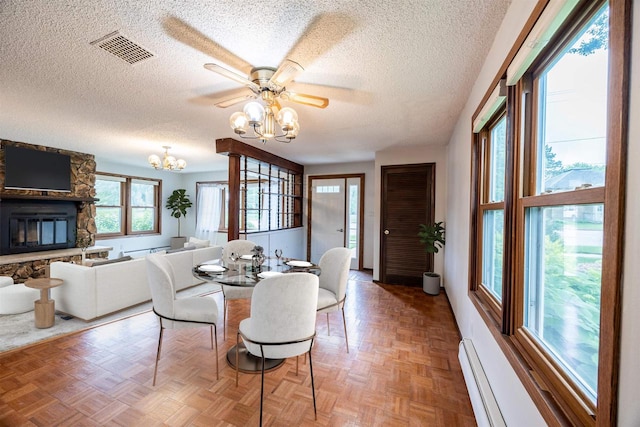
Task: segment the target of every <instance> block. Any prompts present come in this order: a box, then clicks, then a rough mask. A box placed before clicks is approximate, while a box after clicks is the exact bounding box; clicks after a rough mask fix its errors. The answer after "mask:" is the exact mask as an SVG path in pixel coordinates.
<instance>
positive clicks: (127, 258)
mask: <svg viewBox="0 0 640 427" xmlns="http://www.w3.org/2000/svg"><path fill="white" fill-rule="evenodd" d="M132 259H133V258H131V257H130V256H129V255H127V256H123V257H120V258H114V259H105V260H102V261H94V262H92V263H91V265H89V266H88V267H97V266H99V265H106V264H115V263H116V262H123V261H131V260H132Z"/></svg>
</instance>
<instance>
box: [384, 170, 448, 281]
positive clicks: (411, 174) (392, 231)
mask: <svg viewBox="0 0 640 427" xmlns="http://www.w3.org/2000/svg"><path fill="white" fill-rule="evenodd" d="M435 171H436V165H435V163H426V164H416V165H400V166H383V167H382V171H381V172H382V173H381V175H382V188H381V191H382V195H381V201H382V209H381V212H382V215H381V230H380V232H381V235H380V242H381V245H380V280H381V281H382V282H383V283H388V284H399V285H409V286H422V273H424V272H425V271H433V254H427V253H426V252H425V251H424V247H423V245H422V244H421V243H420V241H419V239H418V231H419V225H420V224H429V223H432V222H434V217H435V212H434V211H435Z"/></svg>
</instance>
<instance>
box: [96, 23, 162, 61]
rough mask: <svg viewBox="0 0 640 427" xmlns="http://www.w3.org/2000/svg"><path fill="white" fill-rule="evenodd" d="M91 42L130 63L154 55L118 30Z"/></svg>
mask: <svg viewBox="0 0 640 427" xmlns="http://www.w3.org/2000/svg"><path fill="white" fill-rule="evenodd" d="M91 44H92V45H94V46H96V47H99V48H100V49H104V50H106V51H107V52H109V53H111V54H113V55H115V56H117V57H118V58H120V59H122V60H124V61H127V62H128V63H129V64H136V63H138V62H140V61H143V60H145V59H148V58H152V57H153V54H152V53H151V52H149V51H148V50H146V49H145V48H143V47H141V46H139V45H137V44H136V43H134V42H132V41H131V40H129V39H128V38H126V37H124V36H122V35H121V34H120V33H118V32H117V31H114V32H113V33H111V34H107V35H106V36H104V37H101V38H99V39H98V40H95V41H92V42H91Z"/></svg>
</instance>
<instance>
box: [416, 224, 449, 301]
mask: <svg viewBox="0 0 640 427" xmlns="http://www.w3.org/2000/svg"><path fill="white" fill-rule="evenodd" d="M418 238H419V239H420V243H422V244H423V245H424V250H425V252H427V253H429V254H437V253H438V251H439V250H440V249H442V248H443V247H444V244H445V241H444V225H443V222H442V221H440V222H435V223H433V224H429V225H426V224H420V231H419V232H418ZM422 289H423V290H424V291H425V292H426V293H427V294H429V295H438V294H439V293H440V275H439V274H438V273H434V272H433V271H428V272H425V273H424V274H423V276H422Z"/></svg>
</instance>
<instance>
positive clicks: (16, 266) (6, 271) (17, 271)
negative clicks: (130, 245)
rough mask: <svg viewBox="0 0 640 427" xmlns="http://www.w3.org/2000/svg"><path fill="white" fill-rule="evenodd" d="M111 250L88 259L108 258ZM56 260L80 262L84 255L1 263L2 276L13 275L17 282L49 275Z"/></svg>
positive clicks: (0, 272)
mask: <svg viewBox="0 0 640 427" xmlns="http://www.w3.org/2000/svg"><path fill="white" fill-rule="evenodd" d="M108 256H109V251H105V252H97V253H92V254H87V256H86V257H87V259H91V258H107V257H108ZM56 261H62V262H73V263H75V264H80V263H81V262H82V255H70V256H61V257H55V258H46V259H37V260H33V261H23V262H19V263H11V264H2V265H0V276H11V277H13V281H14V282H15V283H24V282H25V280H27V279H31V278H38V277H49V268H48V267H49V264H51V263H52V262H56Z"/></svg>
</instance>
